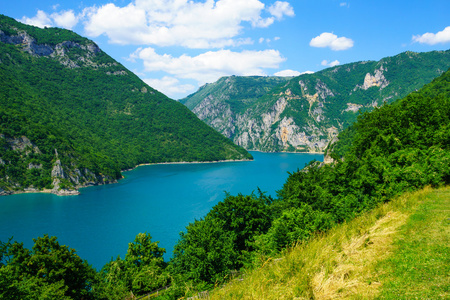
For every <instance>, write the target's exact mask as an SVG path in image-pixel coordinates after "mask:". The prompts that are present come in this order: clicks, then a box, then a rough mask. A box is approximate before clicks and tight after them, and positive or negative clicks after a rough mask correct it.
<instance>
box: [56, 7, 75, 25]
mask: <svg viewBox="0 0 450 300" xmlns="http://www.w3.org/2000/svg"><path fill="white" fill-rule="evenodd" d="M51 18H52V19H53V20H54V22H55V24H56V25H57V26H59V27H62V28H66V29H72V28H73V27H75V25H77V24H78V17H77V16H75V14H74V13H73V10H68V11H61V12H59V13H53V14H51Z"/></svg>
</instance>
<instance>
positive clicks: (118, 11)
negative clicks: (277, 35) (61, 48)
mask: <svg viewBox="0 0 450 300" xmlns="http://www.w3.org/2000/svg"><path fill="white" fill-rule="evenodd" d="M264 8H265V5H264V3H262V2H261V1H259V0H246V1H236V0H206V1H204V2H194V1H190V0H165V1H163V0H135V1H134V2H133V3H130V4H128V5H127V6H125V7H119V6H116V5H115V4H113V3H109V4H106V5H103V6H100V7H91V8H89V9H86V10H85V13H86V17H87V19H86V22H85V30H86V34H87V35H88V36H90V37H97V36H99V35H102V34H105V35H106V36H108V38H109V40H110V42H112V43H116V44H138V45H157V46H174V45H178V46H184V47H188V48H222V47H226V46H237V45H242V44H249V43H251V42H252V41H251V40H250V39H240V40H239V39H238V40H236V37H237V36H238V35H239V34H241V33H242V31H243V28H244V25H245V24H246V23H247V24H250V25H251V26H253V27H268V26H270V25H271V24H273V22H274V21H275V18H277V19H279V18H282V17H283V16H284V15H287V16H291V15H293V13H294V12H293V9H292V7H290V5H289V4H288V3H287V2H280V1H277V2H276V3H275V4H274V5H273V6H271V7H270V8H269V12H270V13H271V14H272V15H273V16H274V17H268V18H264V17H263V16H262V14H263V12H264V11H265V10H264Z"/></svg>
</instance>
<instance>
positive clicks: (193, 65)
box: [131, 47, 286, 85]
mask: <svg viewBox="0 0 450 300" xmlns="http://www.w3.org/2000/svg"><path fill="white" fill-rule="evenodd" d="M136 58H139V59H141V60H142V61H143V63H144V67H145V71H146V72H156V71H164V72H166V73H168V74H171V75H172V76H175V77H177V78H184V79H194V80H196V81H197V82H198V83H199V84H200V85H201V84H204V83H209V82H214V81H216V80H217V79H219V78H220V77H222V76H229V75H242V76H250V75H261V76H265V75H266V72H265V71H264V70H265V69H276V68H278V67H279V64H280V63H282V62H284V61H285V60H286V59H285V58H283V57H282V56H281V54H280V53H279V52H278V51H276V50H264V51H242V52H233V51H230V50H219V51H208V52H206V53H202V54H200V55H197V56H188V55H181V56H179V57H173V56H171V55H168V54H162V55H160V54H158V53H156V51H155V50H154V49H153V48H151V47H149V48H145V49H142V48H139V49H138V50H137V51H136V52H135V53H133V54H132V55H131V59H136Z"/></svg>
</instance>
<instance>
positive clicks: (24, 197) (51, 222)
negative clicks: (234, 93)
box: [0, 152, 323, 269]
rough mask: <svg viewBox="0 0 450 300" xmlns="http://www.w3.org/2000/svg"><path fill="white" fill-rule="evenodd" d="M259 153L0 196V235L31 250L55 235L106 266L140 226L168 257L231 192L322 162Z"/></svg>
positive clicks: (265, 187) (271, 188) (266, 185)
mask: <svg viewBox="0 0 450 300" xmlns="http://www.w3.org/2000/svg"><path fill="white" fill-rule="evenodd" d="M252 155H253V156H254V158H255V159H254V161H245V162H224V163H202V164H173V165H152V166H142V167H139V168H137V169H135V170H132V171H129V172H125V173H124V175H125V178H124V179H122V180H120V181H119V183H117V184H111V185H105V186H96V187H88V188H83V189H81V190H80V191H81V195H78V196H66V197H60V196H55V195H51V194H19V195H12V196H4V197H0V241H2V242H5V241H7V240H8V238H10V237H11V236H13V237H14V240H16V241H20V242H23V243H24V245H25V247H27V248H31V247H32V245H33V241H32V239H33V238H36V237H38V236H43V235H44V234H49V235H51V236H52V235H54V236H57V237H58V241H59V243H60V244H65V245H68V246H69V247H70V248H74V249H76V250H77V253H78V255H79V256H80V257H81V258H83V259H87V260H88V262H89V263H90V264H92V265H93V266H94V267H95V268H97V269H100V268H101V267H102V266H103V265H104V264H105V263H107V262H109V261H110V260H111V258H116V257H117V256H118V255H120V256H121V257H122V258H123V257H124V256H125V253H126V250H127V248H128V243H129V242H132V241H134V238H135V236H136V235H137V234H138V233H139V232H148V233H150V234H151V236H152V240H153V241H160V243H159V246H160V247H163V248H165V249H166V251H167V253H166V255H165V258H166V260H168V259H169V258H170V257H171V255H172V250H173V246H174V245H175V244H176V242H177V241H178V238H179V233H180V232H181V231H183V230H184V229H185V227H186V226H187V225H188V224H189V223H190V222H193V221H194V220H195V219H200V218H202V217H204V216H205V215H206V214H207V213H208V211H209V210H210V209H211V208H212V207H213V206H214V205H216V204H217V203H218V202H219V201H220V200H223V199H224V195H225V193H224V192H225V191H226V192H229V193H231V194H232V195H236V194H238V193H242V194H250V193H251V192H252V191H256V190H257V188H258V187H259V188H260V189H261V190H262V191H265V192H267V194H269V195H272V196H276V191H277V190H279V189H281V187H282V185H283V183H284V182H285V180H286V178H287V177H288V172H295V171H297V169H301V168H303V167H304V166H305V164H306V163H308V162H309V161H311V160H313V159H316V160H320V161H322V160H323V155H321V154H294V153H260V152H252Z"/></svg>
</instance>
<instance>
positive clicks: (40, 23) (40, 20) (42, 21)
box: [20, 10, 53, 28]
mask: <svg viewBox="0 0 450 300" xmlns="http://www.w3.org/2000/svg"><path fill="white" fill-rule="evenodd" d="M20 22H22V23H25V24H28V25H33V26H37V27H40V28H44V27H52V26H53V22H52V20H51V19H50V17H49V16H48V15H47V13H45V12H44V11H42V10H38V11H37V14H36V16H34V17H32V18H28V17H25V16H24V17H22V19H20Z"/></svg>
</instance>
